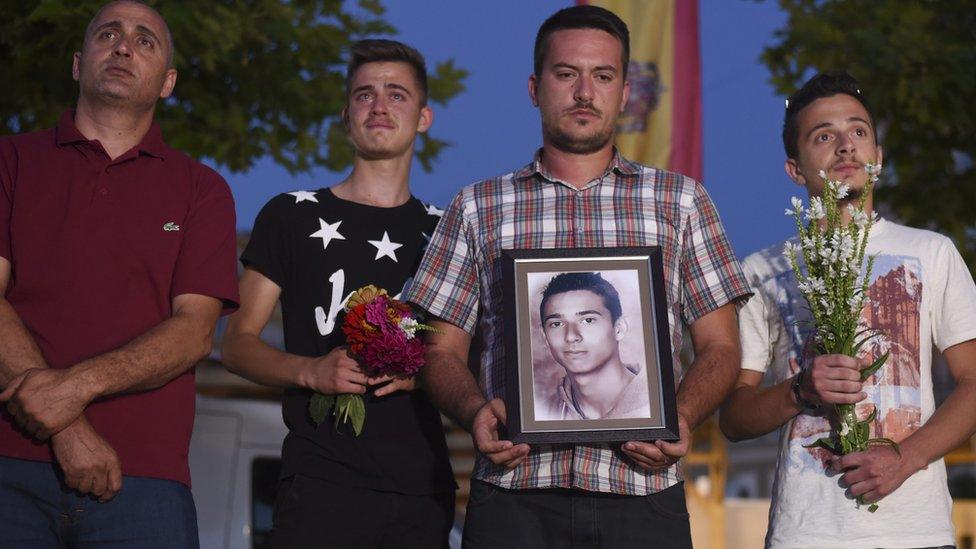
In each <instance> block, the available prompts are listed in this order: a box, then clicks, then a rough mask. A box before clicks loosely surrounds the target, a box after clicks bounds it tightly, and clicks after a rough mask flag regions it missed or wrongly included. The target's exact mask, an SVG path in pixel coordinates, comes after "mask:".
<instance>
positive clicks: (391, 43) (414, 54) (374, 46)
mask: <svg viewBox="0 0 976 549" xmlns="http://www.w3.org/2000/svg"><path fill="white" fill-rule="evenodd" d="M383 61H392V62H400V63H406V64H407V65H409V66H410V68H411V70H413V75H414V77H415V78H416V80H417V85H419V86H420V92H421V93H420V96H421V97H420V104H421V105H426V104H427V63H426V62H425V61H424V56H423V55H420V52H418V51H417V50H415V49H414V48H411V47H410V46H408V45H406V44H404V43H403V42H397V41H396V40H385V39H382V38H369V39H366V40H359V41H358V42H355V43H353V45H352V48H351V49H350V54H349V64H348V65H347V66H346V96H348V95H349V91H350V90H349V87H350V86H351V85H352V78H353V76H355V75H356V71H357V70H359V67H362V66H363V65H365V64H366V63H379V62H383Z"/></svg>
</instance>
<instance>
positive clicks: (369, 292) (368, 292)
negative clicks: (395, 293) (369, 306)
mask: <svg viewBox="0 0 976 549" xmlns="http://www.w3.org/2000/svg"><path fill="white" fill-rule="evenodd" d="M381 295H388V294H387V293H386V290H384V289H382V288H377V287H376V286H373V285H372V284H370V285H369V286H363V287H362V288H360V289H358V290H356V291H355V292H353V293H352V295H351V296H349V300H348V301H346V309H347V310H350V309H353V308H354V307H357V306H359V305H365V304H366V303H369V302H370V301H373V300H374V299H376V298H377V297H379V296H381Z"/></svg>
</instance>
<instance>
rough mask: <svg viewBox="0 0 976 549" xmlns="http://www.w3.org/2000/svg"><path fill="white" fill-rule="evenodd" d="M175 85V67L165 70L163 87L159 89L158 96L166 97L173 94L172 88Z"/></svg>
mask: <svg viewBox="0 0 976 549" xmlns="http://www.w3.org/2000/svg"><path fill="white" fill-rule="evenodd" d="M175 87H176V69H169V70H167V71H166V76H165V77H164V79H163V87H162V89H161V90H159V98H160V99H166V98H167V97H169V96H170V95H172V94H173V88H175Z"/></svg>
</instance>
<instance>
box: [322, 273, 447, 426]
mask: <svg viewBox="0 0 976 549" xmlns="http://www.w3.org/2000/svg"><path fill="white" fill-rule="evenodd" d="M343 310H344V312H345V319H344V320H343V323H342V332H343V333H344V334H345V335H346V342H347V343H348V345H349V353H350V354H351V355H352V356H353V357H354V358H355V359H357V360H358V361H359V362H360V364H361V365H362V366H363V369H364V370H365V373H366V375H367V376H369V377H377V376H381V375H386V374H389V375H393V376H396V377H412V376H414V375H416V374H417V372H419V371H420V369H421V368H423V366H424V364H425V362H424V349H425V345H424V341H423V339H422V338H421V337H419V333H420V332H422V331H425V330H426V331H433V328H431V327H430V326H428V325H427V324H424V323H423V322H422V321H421V316H420V314H419V313H418V312H417V311H415V310H414V309H413V308H412V307H411V306H410V305H408V304H407V303H404V302H403V301H400V300H397V299H394V298H392V297H390V295H389V294H387V292H386V290H383V289H381V288H377V287H376V286H373V285H369V286H365V287H363V288H360V289H358V290H356V291H355V292H353V294H352V295H351V296H350V297H349V300H348V301H346V306H345V308H344V309H343ZM330 410H331V412H332V415H333V416H334V417H335V426H336V428H337V429H338V428H339V426H340V425H342V424H344V423H347V422H351V423H352V429H353V432H354V433H355V434H356V436H359V434H360V433H361V432H362V430H363V424H364V423H365V421H366V404H365V402H364V401H363V397H362V395H358V394H344V395H323V394H320V393H315V394H314V395H312V399H311V401H310V402H309V405H308V411H309V415H311V416H312V421H314V422H315V424H316V425H321V424H322V423H323V422H325V418H326V417H328V415H329V412H330Z"/></svg>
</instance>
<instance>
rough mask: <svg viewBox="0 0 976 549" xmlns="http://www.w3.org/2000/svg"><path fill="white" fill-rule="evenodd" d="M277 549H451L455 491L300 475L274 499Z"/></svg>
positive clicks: (272, 544) (273, 544)
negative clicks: (407, 490) (412, 490)
mask: <svg viewBox="0 0 976 549" xmlns="http://www.w3.org/2000/svg"><path fill="white" fill-rule="evenodd" d="M273 520H274V526H273V528H272V530H271V536H270V544H269V545H270V547H271V548H272V549H302V548H306V547H307V548H320V547H350V548H353V547H354V548H360V547H362V548H377V549H379V548H387V547H388V548H391V549H393V548H397V549H399V548H405V549H410V548H416V549H446V548H447V547H448V543H447V539H448V535H449V534H450V532H451V526H452V525H453V523H454V492H453V491H452V492H447V493H443V494H433V495H427V496H413V495H405V494H396V493H392V492H377V491H375V490H367V489H361V488H346V487H341V486H337V485H335V484H332V483H330V482H328V481H325V480H321V479H316V478H311V477H306V476H303V475H295V476H293V477H289V478H286V479H284V480H282V481H281V483H280V484H279V486H278V494H277V496H276V498H275V507H274V517H273Z"/></svg>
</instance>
